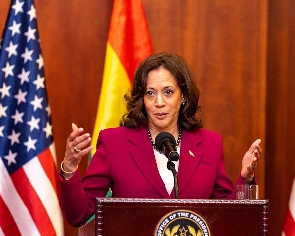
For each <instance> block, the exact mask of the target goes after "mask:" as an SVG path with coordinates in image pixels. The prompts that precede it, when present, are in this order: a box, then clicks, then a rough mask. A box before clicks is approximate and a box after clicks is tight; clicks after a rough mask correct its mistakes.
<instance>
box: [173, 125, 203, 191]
mask: <svg viewBox="0 0 295 236" xmlns="http://www.w3.org/2000/svg"><path fill="white" fill-rule="evenodd" d="M201 141H202V137H201V136H200V135H199V133H198V132H193V133H190V132H187V131H185V130H184V131H183V134H182V140H181V148H180V158H179V168H178V186H179V194H180V193H181V191H182V190H183V189H184V188H185V187H186V185H187V184H188V182H189V181H190V179H191V178H192V176H193V174H194V172H195V170H196V168H197V166H198V163H199V161H200V158H201V156H202V150H201V149H200V148H199V147H198V146H197V144H198V143H199V142H201Z"/></svg>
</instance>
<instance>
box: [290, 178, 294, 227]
mask: <svg viewBox="0 0 295 236" xmlns="http://www.w3.org/2000/svg"><path fill="white" fill-rule="evenodd" d="M289 210H290V213H291V216H292V218H293V219H295V179H293V185H292V190H291V196H290V201H289ZM294 233H295V231H294Z"/></svg>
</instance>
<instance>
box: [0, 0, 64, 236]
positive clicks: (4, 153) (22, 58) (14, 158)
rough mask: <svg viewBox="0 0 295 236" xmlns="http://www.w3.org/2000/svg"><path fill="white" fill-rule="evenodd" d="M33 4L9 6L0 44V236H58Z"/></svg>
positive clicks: (22, 0)
mask: <svg viewBox="0 0 295 236" xmlns="http://www.w3.org/2000/svg"><path fill="white" fill-rule="evenodd" d="M39 44H40V40H39V35H38V31H37V21H36V10H35V7H34V3H33V0H13V1H12V3H11V7H10V10H9V15H8V19H7V22H6V26H5V29H4V33H3V37H2V41H1V44H0V157H1V161H0V236H3V235H6V236H7V235H9V236H10V235H29V236H35V235H42V236H43V235H63V234H64V233H63V218H62V214H61V210H60V206H59V199H58V194H57V191H58V188H57V176H58V175H57V168H56V156H55V147H54V142H53V135H52V124H51V118H50V108H49V105H48V101H47V94H46V89H45V78H44V69H43V57H42V54H41V50H40V45H39Z"/></svg>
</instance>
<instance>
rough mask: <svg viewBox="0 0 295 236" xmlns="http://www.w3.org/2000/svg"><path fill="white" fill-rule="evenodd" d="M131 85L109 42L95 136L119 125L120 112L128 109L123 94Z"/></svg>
mask: <svg viewBox="0 0 295 236" xmlns="http://www.w3.org/2000/svg"><path fill="white" fill-rule="evenodd" d="M130 87H131V84H130V80H129V78H128V75H127V73H126V70H125V68H124V67H123V65H122V63H121V61H120V59H119V58H118V56H117V54H116V52H115V51H114V50H113V48H112V46H111V45H110V44H109V43H107V50H106V59H105V67H104V75H103V82H102V88H101V93H100V100H99V107H98V109H97V115H96V117H97V120H99V121H100V122H96V123H95V126H94V131H93V137H98V133H99V131H100V130H101V129H103V128H105V127H116V126H118V125H119V119H120V115H119V114H124V112H125V110H126V108H125V104H124V102H123V96H124V94H125V93H126V92H127V90H128V89H129V88H130ZM109 94H112V96H109ZM109 104H112V106H109ZM116 114H117V115H116ZM118 117H119V118H118ZM96 141H97V140H96V139H92V146H94V148H93V149H92V150H91V152H92V155H93V154H94V152H95V151H96Z"/></svg>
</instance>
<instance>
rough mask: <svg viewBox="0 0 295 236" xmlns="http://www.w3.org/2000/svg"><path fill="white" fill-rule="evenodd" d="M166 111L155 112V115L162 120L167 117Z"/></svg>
mask: <svg viewBox="0 0 295 236" xmlns="http://www.w3.org/2000/svg"><path fill="white" fill-rule="evenodd" d="M167 115H168V113H156V114H155V117H156V118H157V119H159V120H163V119H165V118H166V117H167Z"/></svg>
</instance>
